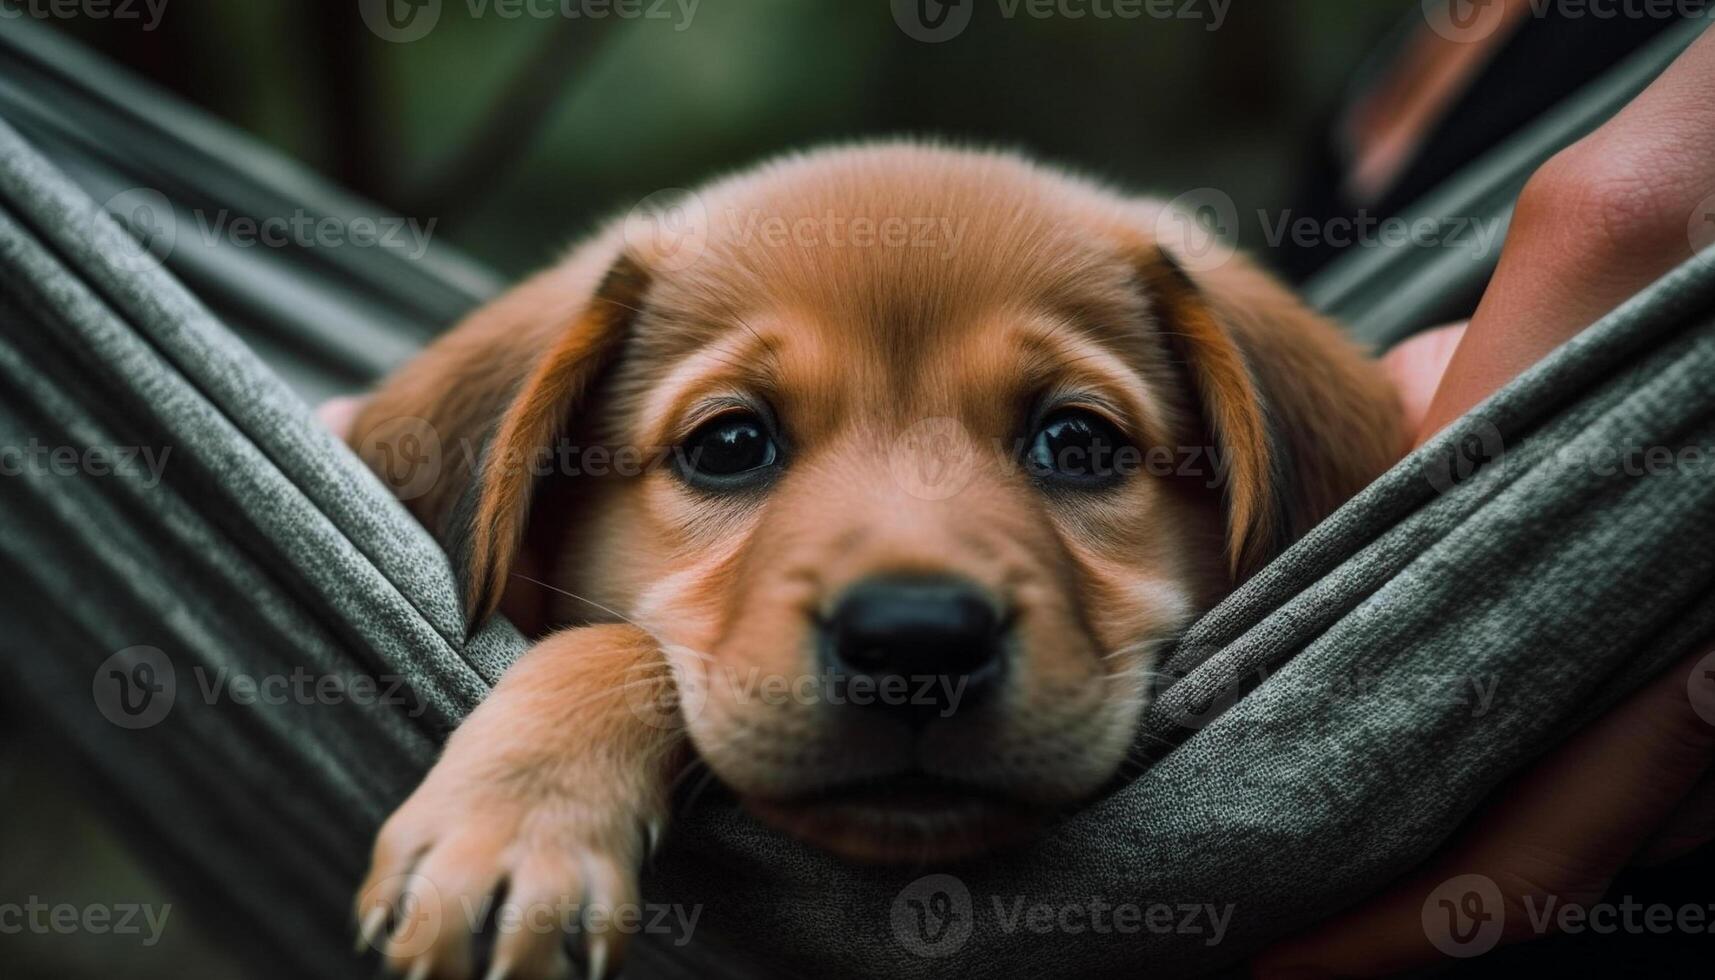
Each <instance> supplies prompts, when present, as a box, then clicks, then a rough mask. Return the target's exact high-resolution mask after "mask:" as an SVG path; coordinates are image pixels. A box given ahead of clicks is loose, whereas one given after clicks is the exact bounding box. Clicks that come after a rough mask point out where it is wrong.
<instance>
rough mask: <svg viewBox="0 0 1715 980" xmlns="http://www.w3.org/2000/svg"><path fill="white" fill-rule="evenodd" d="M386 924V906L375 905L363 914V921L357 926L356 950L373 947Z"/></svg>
mask: <svg viewBox="0 0 1715 980" xmlns="http://www.w3.org/2000/svg"><path fill="white" fill-rule="evenodd" d="M386 926H387V906H385V905H377V906H375V907H374V908H372V909H370V910H369V911H368V912H366V913H364V915H363V922H362V923H361V924H360V925H358V927H357V952H359V953H361V952H364V951H365V950H369V949H374V948H375V941H376V940H377V939H380V938H381V931H382V930H383V929H385V928H386Z"/></svg>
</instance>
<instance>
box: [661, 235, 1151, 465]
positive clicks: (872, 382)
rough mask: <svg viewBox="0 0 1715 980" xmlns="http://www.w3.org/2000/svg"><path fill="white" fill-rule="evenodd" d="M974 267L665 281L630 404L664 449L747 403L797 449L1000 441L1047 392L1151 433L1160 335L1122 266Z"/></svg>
mask: <svg viewBox="0 0 1715 980" xmlns="http://www.w3.org/2000/svg"><path fill="white" fill-rule="evenodd" d="M1061 258H1062V259H1063V258H1064V254H1062V256H1061ZM797 261H799V262H800V263H803V262H804V261H805V259H804V256H803V255H800V256H798V257H797ZM983 261H984V267H983V270H982V271H983V274H982V275H980V276H977V275H971V274H969V272H968V271H967V270H965V269H963V268H962V267H961V264H960V262H959V260H957V259H951V260H949V261H948V265H947V266H946V267H943V268H942V269H940V270H938V271H939V272H940V273H941V274H939V275H930V276H925V275H922V274H921V271H922V268H921V267H922V264H921V263H905V264H891V263H886V262H879V261H870V262H866V261H865V260H863V259H853V260H851V261H847V262H844V263H833V262H831V261H830V262H829V264H828V265H827V266H825V267H823V268H822V270H821V274H820V276H819V277H812V281H796V282H789V280H790V277H789V276H787V275H785V274H783V273H779V272H777V273H776V274H774V275H771V276H756V275H753V274H751V273H750V270H744V271H743V273H742V274H740V275H735V276H733V278H732V279H731V280H730V281H728V282H726V283H723V284H722V285H723V288H722V289H721V290H719V291H715V290H709V289H707V288H706V287H707V283H706V281H704V282H698V283H695V284H693V285H692V286H690V287H687V285H686V284H684V283H682V282H675V281H674V279H673V278H672V277H671V276H669V277H666V278H665V279H663V280H661V281H660V282H659V283H658V288H657V289H656V290H652V293H651V296H650V300H649V303H648V309H647V310H646V311H645V315H644V316H643V317H641V318H640V320H639V323H638V338H637V343H636V344H635V347H634V356H633V357H631V358H628V359H627V360H628V361H630V363H631V365H632V367H631V368H629V369H628V372H627V373H628V375H629V376H630V377H631V379H632V385H633V387H634V390H635V393H636V395H637V397H636V398H635V399H634V401H633V404H634V405H636V406H637V408H638V409H639V410H640V412H639V416H640V418H641V419H642V420H643V421H644V422H645V423H646V426H647V427H648V428H649V430H650V432H651V435H652V436H653V437H656V438H662V439H671V438H672V433H671V432H670V431H669V430H670V429H671V427H672V425H673V424H674V422H675V420H678V419H682V418H684V417H686V416H687V415H690V414H693V409H694V407H695V406H697V405H698V404H699V403H706V402H709V401H711V400H720V399H723V398H746V397H749V398H754V399H760V400H763V401H765V402H766V403H767V404H768V405H769V406H770V407H771V408H773V409H774V410H775V411H777V412H778V413H779V414H780V415H781V416H782V418H781V419H780V421H781V423H782V425H783V426H784V427H785V428H786V429H787V430H788V431H790V432H793V433H794V434H796V435H797V436H798V437H800V438H806V439H815V438H818V437H820V436H822V435H825V434H827V433H830V432H832V431H834V430H838V429H841V428H849V427H852V426H861V427H864V428H867V429H870V430H879V431H882V432H888V431H896V430H898V429H900V428H903V427H906V426H909V425H911V424H913V422H914V421H917V420H921V419H925V418H932V417H942V416H947V417H953V418H957V419H960V420H961V421H962V422H963V423H964V424H965V425H966V426H968V427H970V428H971V429H972V430H973V432H977V433H979V434H982V435H984V436H993V437H1002V436H1004V435H1006V434H1007V433H1008V432H1009V431H1011V430H1012V429H1014V428H1015V427H1016V426H1017V425H1018V424H1020V423H1021V422H1022V419H1021V415H1022V414H1024V413H1025V412H1027V411H1028V410H1029V406H1030V404H1031V403H1033V402H1035V401H1040V400H1041V399H1043V398H1045V397H1051V396H1053V395H1055V394H1076V395H1077V396H1078V397H1079V398H1081V399H1083V400H1084V401H1087V402H1092V403H1094V404H1097V405H1101V406H1104V407H1106V408H1108V409H1109V410H1110V411H1111V412H1112V414H1114V415H1115V416H1118V417H1120V418H1122V419H1131V420H1135V421H1136V423H1137V425H1138V429H1139V432H1138V434H1139V435H1140V436H1144V435H1148V434H1153V433H1157V432H1160V431H1163V430H1164V427H1165V425H1166V420H1165V419H1164V418H1162V417H1161V412H1160V411H1159V410H1158V407H1159V406H1160V405H1161V403H1162V399H1161V398H1160V397H1159V395H1160V390H1159V389H1160V388H1161V387H1162V386H1164V385H1166V384H1168V383H1169V382H1168V380H1167V378H1166V377H1165V374H1164V372H1165V366H1164V365H1163V364H1162V361H1163V358H1162V357H1161V356H1160V353H1159V352H1160V345H1159V338H1158V337H1157V336H1156V335H1155V334H1154V332H1153V328H1152V324H1151V323H1150V320H1149V309H1148V304H1147V302H1146V301H1145V300H1144V298H1143V297H1142V296H1141V295H1140V293H1139V292H1138V290H1137V288H1136V286H1135V283H1134V282H1132V281H1131V280H1129V279H1128V277H1127V276H1126V272H1125V270H1124V268H1123V267H1122V266H1119V265H1118V264H1116V263H1114V262H1112V261H1110V260H1106V259H1105V257H1102V256H1098V255H1094V254H1090V255H1088V256H1086V264H1084V265H1082V266H1075V265H1072V264H1069V263H1064V262H1060V263H1059V268H1050V266H1051V265H1053V263H1038V264H1030V263H1025V262H1021V261H1020V260H1018V259H1016V258H1014V259H1012V260H1010V264H1008V263H1007V262H1001V261H998V260H997V259H996V258H994V257H993V253H990V257H988V258H986V259H985V260H983ZM836 266H837V267H836ZM709 274H710V273H705V275H709ZM1152 369H1158V370H1153V371H1152ZM1158 373H1159V374H1162V375H1163V376H1160V377H1157V376H1155V375H1156V374H1158ZM681 434H682V433H681Z"/></svg>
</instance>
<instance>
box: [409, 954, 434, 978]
mask: <svg viewBox="0 0 1715 980" xmlns="http://www.w3.org/2000/svg"><path fill="white" fill-rule="evenodd" d="M434 965H435V963H434V961H433V960H431V959H429V958H428V957H424V958H422V959H419V960H417V962H415V963H412V964H411V972H410V973H407V974H405V980H428V978H429V971H430V970H431V969H433V968H434Z"/></svg>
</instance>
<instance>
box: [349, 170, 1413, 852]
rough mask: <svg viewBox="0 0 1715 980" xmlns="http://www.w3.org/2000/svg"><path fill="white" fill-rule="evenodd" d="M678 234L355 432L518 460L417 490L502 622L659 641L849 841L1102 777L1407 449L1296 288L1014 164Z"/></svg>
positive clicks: (1135, 211) (799, 204)
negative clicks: (1192, 645) (1186, 651)
mask: <svg viewBox="0 0 1715 980" xmlns="http://www.w3.org/2000/svg"><path fill="white" fill-rule="evenodd" d="M680 214H681V216H683V217H684V218H685V219H686V220H687V221H690V222H692V223H693V225H692V226H689V227H681V228H677V229H675V230H676V232H677V233H678V237H677V238H676V239H675V240H674V241H672V242H665V243H664V242H663V241H661V240H660V238H659V237H658V236H650V235H644V236H639V235H636V234H632V235H627V234H626V233H625V232H624V230H623V229H622V228H620V227H617V226H616V227H615V228H613V229H610V230H609V231H607V232H605V233H604V234H602V235H601V236H598V238H597V239H596V240H595V241H594V242H592V243H590V244H589V245H587V246H585V248H584V249H583V250H582V251H580V252H579V253H577V254H576V255H574V257H573V258H572V259H571V260H569V261H568V262H567V263H566V264H564V265H562V266H561V267H558V268H557V269H555V270H552V271H550V272H548V273H544V274H543V275H541V276H539V277H537V278H536V279H534V280H532V281H530V282H528V283H526V284H525V285H523V286H521V287H519V289H518V290H516V291H515V292H514V293H513V294H511V295H509V296H508V297H505V298H503V299H501V300H500V301H498V302H497V303H496V304H494V305H492V306H490V307H489V308H487V309H485V310H484V311H481V312H479V313H478V314H476V315H475V316H474V317H473V318H472V319H471V320H470V321H468V322H467V323H466V324H464V325H462V326H461V327H460V328H459V329H458V330H456V331H454V332H453V333H452V334H450V335H449V336H448V337H447V338H445V339H443V340H442V341H441V342H440V343H438V344H437V345H436V347H435V349H434V350H433V351H432V352H431V353H430V354H428V355H426V356H425V357H424V358H423V359H421V360H420V361H418V362H417V363H416V364H414V365H412V366H411V367H410V368H408V369H407V370H406V371H405V372H403V373H402V374H401V376H400V377H399V378H398V379H396V380H395V381H394V382H393V383H392V384H391V385H390V386H389V387H388V388H387V389H386V390H384V391H383V392H382V393H381V394H380V395H379V396H378V397H377V398H376V399H375V401H374V402H372V404H371V406H370V408H369V410H368V411H367V412H366V420H360V422H359V426H358V431H357V433H356V434H355V438H356V439H357V440H358V441H359V442H361V441H362V440H363V439H364V436H365V432H366V430H367V429H372V428H373V427H374V426H375V425H377V424H379V423H380V422H382V421H384V420H386V419H389V418H392V417H396V416H406V415H408V416H417V417H422V418H426V419H428V420H429V421H430V423H431V424H433V425H434V426H435V427H436V429H437V431H438V432H439V433H440V435H441V437H442V439H443V440H445V439H447V438H448V437H449V435H451V436H452V438H454V439H458V438H460V437H463V436H468V437H470V438H473V439H477V440H479V441H485V445H486V449H485V450H484V454H483V458H484V459H485V462H484V463H483V464H482V465H481V466H480V467H478V468H477V469H476V471H475V472H474V473H463V472H455V473H454V474H452V475H453V479H451V480H450V481H443V483H445V484H446V486H445V487H444V488H437V490H436V491H435V492H433V493H430V494H428V495H426V496H425V497H423V498H421V499H420V500H419V512H420V513H422V514H423V515H424V516H425V518H426V519H428V520H431V521H441V522H443V523H446V522H448V521H450V522H451V523H452V524H453V525H454V526H455V527H456V528H457V529H459V531H460V533H459V534H458V535H457V536H458V537H459V538H460V540H461V541H462V542H463V544H464V548H463V558H464V565H465V568H466V571H467V574H468V577H469V581H470V583H471V603H472V611H473V613H477V614H481V613H485V612H487V611H490V610H492V609H493V608H495V606H496V605H497V604H501V603H502V602H504V604H505V606H504V608H505V609H506V610H507V611H508V612H509V613H511V614H513V615H514V617H515V618H518V619H521V620H524V621H526V622H532V623H534V624H535V625H536V626H539V627H544V628H545V627H548V626H553V625H561V624H565V623H570V622H576V621H580V620H590V619H604V618H611V617H623V618H625V619H628V620H631V621H633V622H636V623H637V624H639V625H641V626H642V627H644V628H645V629H647V630H648V631H649V632H651V633H652V634H654V635H655V636H656V637H657V638H658V639H659V640H660V642H661V643H662V646H663V649H664V650H665V651H666V652H667V657H668V659H669V662H670V665H671V669H672V671H673V674H674V676H675V679H676V681H677V688H678V690H679V692H680V700H681V704H682V706H683V710H682V712H681V720H682V723H683V724H685V725H686V726H687V728H688V731H689V734H690V737H691V739H692V741H693V742H694V743H695V745H696V747H697V749H698V750H699V752H700V754H701V755H702V756H703V758H704V759H705V760H706V761H707V762H708V763H709V765H710V766H711V767H712V768H713V769H714V770H715V772H716V773H718V774H719V776H720V777H721V778H722V779H723V780H724V781H725V782H726V783H727V784H728V785H729V786H730V787H731V788H732V789H734V790H735V791H736V792H737V793H738V794H739V795H740V797H741V798H743V799H744V800H745V801H746V802H747V803H748V804H749V805H750V806H751V807H752V808H753V809H754V810H755V811H756V812H757V813H759V814H760V815H762V816H763V817H765V818H766V819H768V820H770V821H772V822H774V823H776V824H777V825H780V826H782V827H785V828H787V829H789V830H791V831H793V832H796V833H798V834H800V835H802V836H804V837H807V838H809V839H811V840H813V841H815V842H817V843H820V844H822V845H824V846H826V847H829V848H831V849H833V850H835V851H837V852H840V853H843V854H846V855H849V856H855V857H862V858H878V859H890V858H901V857H903V858H917V857H922V856H925V855H936V856H942V857H946V856H953V855H956V854H958V853H961V852H966V851H970V850H972V849H976V848H980V847H984V846H988V845H991V844H993V843H995V842H997V841H1000V840H1004V839H1007V838H1009V837H1012V836H1014V835H1017V834H1019V833H1022V832H1025V831H1028V830H1029V829H1031V828H1033V827H1035V826H1037V825H1038V824H1039V823H1040V822H1041V821H1042V820H1043V819H1044V818H1045V816H1047V815H1050V814H1052V813H1054V812H1055V811H1056V810H1058V809H1061V808H1064V807H1066V806H1067V805H1069V804H1072V803H1075V802H1077V801H1079V800H1081V799H1083V798H1086V797H1087V796H1089V795H1090V794H1092V793H1093V792H1095V791H1096V790H1097V789H1098V788H1099V787H1100V786H1101V785H1102V784H1103V783H1104V782H1105V781H1107V780H1108V779H1109V778H1111V777H1112V775H1113V774H1114V772H1115V770H1116V768H1117V767H1118V766H1119V764H1120V763H1121V762H1122V761H1123V759H1124V758H1125V755H1126V752H1127V750H1128V748H1129V746H1130V744H1131V740H1132V735H1133V729H1134V723H1135V722H1136V720H1137V717H1138V714H1139V712H1140V710H1141V708H1142V707H1143V705H1144V702H1145V698H1146V692H1147V677H1146V675H1147V671H1148V670H1149V668H1150V666H1151V664H1152V663H1153V657H1154V654H1155V651H1156V650H1157V649H1158V648H1159V647H1160V646H1161V645H1162V644H1163V643H1165V642H1166V641H1168V640H1169V639H1170V638H1171V637H1172V636H1173V635H1174V634H1175V632H1176V631H1178V630H1179V629H1180V628H1181V627H1183V626H1184V625H1185V624H1186V623H1187V622H1188V621H1189V620H1190V619H1191V617H1193V616H1194V615H1195V614H1196V613H1198V612H1199V611H1201V610H1203V609H1205V608H1207V607H1208V606H1209V605H1210V604H1211V603H1212V602H1213V601H1214V600H1216V599H1217V598H1219V597H1220V596H1221V595H1222V594H1223V593H1224V592H1226V591H1227V590H1229V589H1230V588H1231V587H1232V586H1233V585H1234V584H1235V583H1236V582H1237V581H1239V580H1241V579H1242V578H1243V577H1244V576H1246V575H1247V574H1249V573H1250V572H1251V571H1253V570H1254V569H1255V568H1256V567H1258V566H1259V565H1260V564H1261V563H1262V562H1264V561H1266V560H1267V559H1268V558H1269V557H1271V556H1272V555H1273V554H1275V553H1276V552H1277V551H1278V550H1279V548H1280V547H1281V546H1282V545H1283V544H1284V543H1286V542H1288V541H1290V540H1291V538H1292V537H1293V536H1295V535H1296V534H1298V533H1300V532H1301V531H1302V530H1303V529H1305V528H1306V527H1308V526H1309V525H1310V524H1312V523H1314V522H1315V521H1316V520H1318V519H1320V518H1321V517H1322V516H1323V515H1325V514H1326V513H1327V512H1328V511H1329V510H1331V509H1332V508H1333V507H1335V506H1337V505H1338V503H1339V502H1341V501H1342V500H1344V499H1345V498H1346V497H1347V496H1349V495H1350V494H1351V493H1352V492H1354V491H1355V490H1356V489H1358V488H1359V487H1361V486H1362V485H1363V484H1364V483H1365V482H1367V481H1368V480H1369V479H1370V478H1371V477H1373V476H1374V475H1375V474H1376V473H1378V472H1379V471H1380V470H1381V469H1382V468H1383V467H1384V466H1385V465H1386V464H1387V462H1388V461H1389V458H1390V456H1391V454H1392V452H1393V450H1394V448H1395V443H1396V438H1397V435H1396V432H1397V427H1396V424H1395V421H1394V416H1393V407H1392V406H1393V397H1392V394H1391V392H1390V391H1389V390H1388V388H1387V387H1386V386H1385V384H1383V383H1382V382H1381V381H1380V379H1379V377H1378V376H1377V375H1376V374H1375V373H1374V372H1373V371H1372V370H1371V369H1370V368H1369V366H1368V365H1366V364H1365V363H1364V362H1363V361H1362V359H1361V358H1360V357H1359V356H1358V355H1357V353H1356V352H1355V351H1354V350H1352V349H1351V348H1349V347H1348V346H1347V345H1346V344H1345V343H1344V342H1343V341H1342V340H1341V339H1340V338H1339V336H1338V334H1337V333H1336V332H1335V331H1334V330H1333V329H1332V328H1331V327H1330V326H1328V325H1327V324H1325V323H1323V322H1321V321H1319V320H1318V319H1317V318H1315V317H1314V316H1313V315H1311V314H1310V313H1309V312H1307V311H1306V310H1305V309H1304V308H1303V307H1302V306H1300V305H1299V304H1298V303H1297V302H1296V301H1295V300H1294V299H1293V298H1291V297H1290V296H1289V295H1287V294H1286V293H1285V292H1284V291H1283V290H1281V289H1280V288H1279V287H1278V286H1276V285H1275V284H1274V283H1273V282H1272V281H1271V280H1269V279H1267V278H1266V277H1265V276H1262V275H1261V274H1259V273H1257V272H1255V271H1253V270H1252V269H1250V268H1249V267H1248V266H1245V265H1243V264H1242V262H1241V261H1240V260H1237V259H1235V260H1233V261H1232V262H1230V263H1228V264H1227V265H1226V266H1224V267H1222V268H1220V269H1218V270H1215V271H1214V272H1208V273H1202V274H1199V276H1197V277H1196V278H1193V277H1192V276H1191V275H1189V274H1187V273H1186V272H1185V271H1183V270H1182V269H1181V268H1180V266H1179V265H1178V264H1176V263H1175V261H1174V259H1173V256H1172V255H1170V254H1169V253H1168V251H1167V250H1165V249H1164V248H1163V247H1162V246H1161V245H1160V244H1159V243H1158V242H1157V241H1155V239H1154V236H1153V234H1152V229H1154V228H1155V227H1156V223H1157V219H1158V217H1159V216H1160V210H1159V205H1155V204H1153V203H1150V202H1140V201H1135V200H1127V199H1124V198H1120V197H1118V196H1114V195H1112V194H1109V193H1107V192H1105V191H1103V190H1101V189H1099V188H1096V187H1094V186H1092V185H1089V184H1087V183H1084V182H1082V181H1078V180H1074V179H1071V178H1068V177H1065V176H1063V175H1060V174H1058V173H1055V172H1052V171H1048V170H1044V169H1041V168H1038V167H1035V166H1032V165H1030V164H1028V163H1025V162H1023V161H1021V160H1018V159H1016V158H1013V157H1009V156H1004V155H995V154H977V153H967V152H958V151H952V150H945V149H935V148H925V147H918V146H904V145H887V146H871V147H861V148H854V149H843V150H836V151H828V152H824V153H819V154H814V155H809V156H803V157H797V158H792V159H789V160H786V161H783V162H779V163H775V164H772V165H769V166H766V167H763V168H761V169H759V170H756V171H752V172H750V173H747V174H744V175H741V176H738V177H736V178H732V179H728V180H726V181H724V182H721V183H718V184H716V185H713V186H711V187H709V188H707V189H706V190H704V191H703V192H701V193H700V194H699V195H697V197H696V198H695V200H694V206H692V207H689V208H685V209H683V210H682V211H681V212H680ZM634 227H635V226H634ZM687 241H688V242H690V243H692V245H693V246H694V249H695V254H694V255H691V256H689V257H688V258H687V255H686V254H685V253H684V252H683V247H684V245H685V243H686V242H687ZM672 245H677V246H679V247H680V251H677V252H674V251H672V249H671V248H670V247H669V246H672ZM484 433H488V434H490V435H487V436H486V438H485V437H484V436H483V434H484ZM596 450H600V453H601V456H602V458H603V459H606V460H609V461H610V463H609V464H608V465H605V466H603V467H602V468H601V471H600V472H599V473H598V472H596V469H595V467H593V466H591V465H588V464H589V463H590V460H591V455H592V453H593V452H595V451H596ZM622 456H623V459H624V460H625V461H628V462H623V463H622V461H621V460H622ZM531 462H533V463H534V464H535V465H527V464H529V463H531ZM544 463H546V464H547V465H546V466H544V465H543V464H544ZM461 496H462V499H463V501H464V505H463V506H460V505H459V503H458V501H459V499H460V498H461ZM526 572H528V574H525V573H526ZM538 581H541V582H547V583H550V585H551V586H552V588H551V589H550V588H545V587H543V586H540V585H537V584H536V582H538ZM554 590H559V591H554ZM568 594H570V595H575V596H576V598H571V597H569V595H568Z"/></svg>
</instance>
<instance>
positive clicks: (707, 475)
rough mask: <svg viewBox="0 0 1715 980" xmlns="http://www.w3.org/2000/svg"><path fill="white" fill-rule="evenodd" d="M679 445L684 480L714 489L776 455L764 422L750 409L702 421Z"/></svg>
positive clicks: (735, 480) (773, 460) (738, 479)
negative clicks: (749, 410)
mask: <svg viewBox="0 0 1715 980" xmlns="http://www.w3.org/2000/svg"><path fill="white" fill-rule="evenodd" d="M679 448H680V452H679V459H680V468H681V472H682V473H683V474H684V476H685V479H687V480H689V481H691V482H692V483H697V484H702V485H706V486H709V487H714V488H722V487H728V486H733V485H735V484H739V483H743V482H745V481H746V479H747V478H748V477H751V476H753V475H757V474H760V473H761V472H763V471H765V470H766V469H767V468H769V467H771V466H773V465H774V464H775V463H776V462H777V461H778V460H779V458H780V450H779V448H778V447H777V446H776V445H775V443H774V437H773V436H771V435H769V433H768V425H767V423H765V422H763V420H762V419H761V418H759V417H757V416H756V415H754V414H752V413H750V412H733V413H729V414H726V415H722V416H721V417H719V418H717V419H713V420H711V421H709V422H707V423H704V424H703V425H702V426H701V427H699V428H698V429H697V430H696V431H695V432H692V433H691V435H690V437H689V438H688V439H686V440H685V442H684V444H683V445H682V446H680V447H679Z"/></svg>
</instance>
